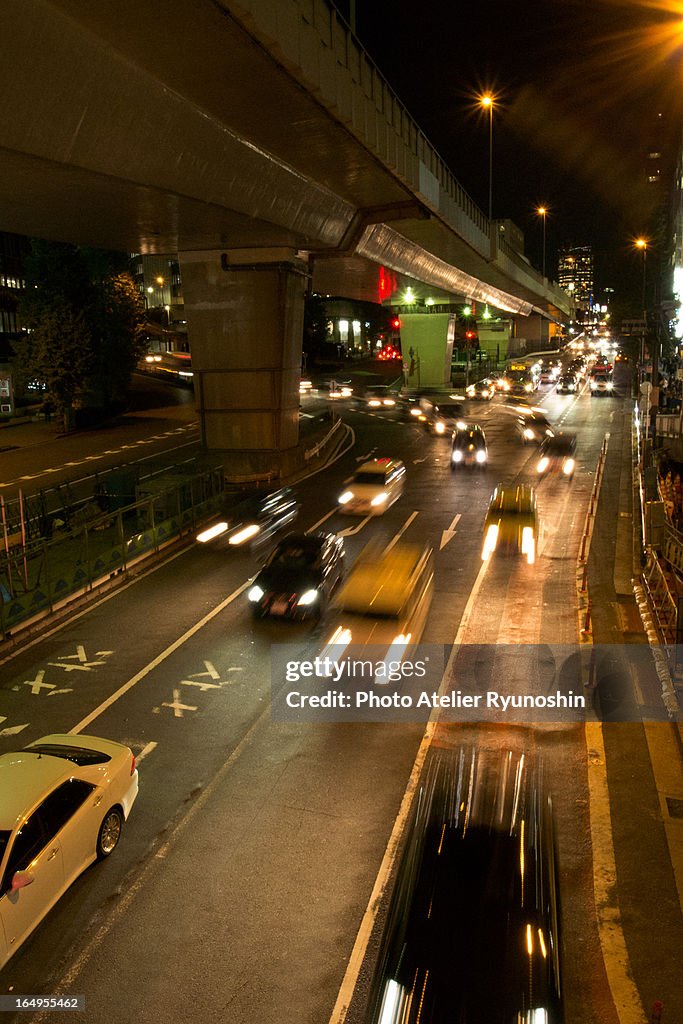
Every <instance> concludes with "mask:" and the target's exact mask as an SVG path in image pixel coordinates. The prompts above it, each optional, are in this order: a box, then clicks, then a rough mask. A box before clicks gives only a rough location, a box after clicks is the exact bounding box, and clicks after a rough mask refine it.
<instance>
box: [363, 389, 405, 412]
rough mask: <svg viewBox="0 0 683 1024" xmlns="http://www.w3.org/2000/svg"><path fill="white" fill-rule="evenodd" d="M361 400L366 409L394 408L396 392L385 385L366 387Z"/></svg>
mask: <svg viewBox="0 0 683 1024" xmlns="http://www.w3.org/2000/svg"><path fill="white" fill-rule="evenodd" d="M363 402H364V404H365V406H366V408H368V409H395V408H396V405H397V404H398V394H397V392H396V390H395V389H393V388H389V387H385V386H382V387H379V386H378V387H372V388H366V390H365V394H364V396H363Z"/></svg>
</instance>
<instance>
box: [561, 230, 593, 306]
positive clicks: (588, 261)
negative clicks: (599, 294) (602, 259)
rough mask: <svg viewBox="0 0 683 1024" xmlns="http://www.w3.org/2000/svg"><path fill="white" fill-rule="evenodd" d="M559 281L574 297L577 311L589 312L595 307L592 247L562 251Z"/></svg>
mask: <svg viewBox="0 0 683 1024" xmlns="http://www.w3.org/2000/svg"><path fill="white" fill-rule="evenodd" d="M557 280H558V283H559V285H560V287H561V288H564V290H565V291H567V292H571V294H572V295H573V296H574V301H575V302H576V308H577V310H584V311H586V310H589V309H590V308H591V307H592V305H593V249H592V246H590V245H580V246H574V247H572V248H565V249H560V252H559V262H558V271H557Z"/></svg>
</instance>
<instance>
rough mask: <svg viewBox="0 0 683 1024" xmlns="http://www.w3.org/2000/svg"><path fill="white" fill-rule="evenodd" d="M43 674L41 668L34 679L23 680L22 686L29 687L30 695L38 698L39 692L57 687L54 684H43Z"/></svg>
mask: <svg viewBox="0 0 683 1024" xmlns="http://www.w3.org/2000/svg"><path fill="white" fill-rule="evenodd" d="M45 672H46V670H45V669H44V668H41V669H40V671H39V672H38V673H37V674H36V678H35V679H24V686H30V687H31V693H32V694H33V695H34V696H40V691H41V690H54V688H55V686H56V685H57V684H56V683H44V682H43V679H44V678H45Z"/></svg>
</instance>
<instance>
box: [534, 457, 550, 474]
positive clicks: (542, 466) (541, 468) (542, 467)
mask: <svg viewBox="0 0 683 1024" xmlns="http://www.w3.org/2000/svg"><path fill="white" fill-rule="evenodd" d="M549 465H550V462H549V460H548V459H547V457H546V456H545V455H544V456H543V458H542V459H539V461H538V465H537V466H536V469H537V471H538V472H539V473H545V471H546V469H547V468H548V466H549Z"/></svg>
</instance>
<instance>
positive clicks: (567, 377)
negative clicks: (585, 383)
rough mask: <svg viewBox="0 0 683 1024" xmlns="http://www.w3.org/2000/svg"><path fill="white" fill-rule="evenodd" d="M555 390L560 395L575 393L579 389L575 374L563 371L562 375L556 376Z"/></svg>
mask: <svg viewBox="0 0 683 1024" xmlns="http://www.w3.org/2000/svg"><path fill="white" fill-rule="evenodd" d="M555 390H556V391H558V392H559V393H560V394H561V395H575V394H576V392H577V391H578V390H579V382H578V380H577V379H576V374H574V373H563V374H562V376H561V377H559V378H558V381H557V384H556V385H555Z"/></svg>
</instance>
